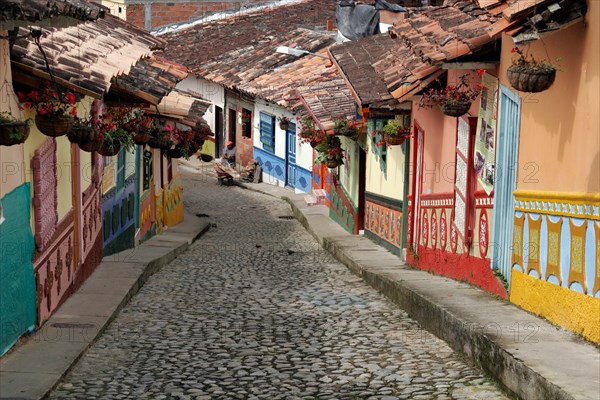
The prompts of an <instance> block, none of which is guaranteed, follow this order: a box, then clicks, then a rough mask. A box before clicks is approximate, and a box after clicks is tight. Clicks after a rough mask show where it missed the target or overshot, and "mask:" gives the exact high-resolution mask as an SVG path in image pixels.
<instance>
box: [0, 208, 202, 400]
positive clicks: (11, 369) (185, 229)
mask: <svg viewBox="0 0 600 400" xmlns="http://www.w3.org/2000/svg"><path fill="white" fill-rule="evenodd" d="M208 228H209V223H207V222H206V221H203V220H201V219H199V218H197V217H195V216H193V215H191V214H188V213H186V215H185V219H184V221H183V222H182V223H180V224H178V225H177V226H174V227H171V228H168V229H167V230H165V231H164V232H163V233H162V234H161V235H159V236H155V237H153V238H152V239H150V240H148V241H146V242H144V243H142V244H141V245H140V246H138V247H136V248H133V249H130V250H125V251H123V252H121V253H117V254H114V255H111V256H107V257H104V259H103V260H102V263H101V264H100V265H99V266H98V267H97V268H96V270H95V271H94V273H93V274H92V276H90V277H89V278H88V279H87V281H86V282H85V283H84V284H83V285H82V286H81V288H79V290H77V292H75V293H74V294H73V295H72V296H71V297H69V298H68V299H67V301H66V302H65V303H64V304H63V305H62V306H61V307H60V308H59V309H58V310H57V312H56V313H55V314H54V315H53V316H52V317H51V318H50V319H49V320H48V321H46V323H45V324H44V325H43V326H42V327H41V328H40V329H39V330H38V331H37V332H36V333H35V334H34V335H33V336H32V337H29V338H27V340H26V341H25V342H24V343H23V344H21V345H20V346H18V347H17V348H16V349H15V350H14V351H13V352H12V353H9V354H8V355H6V356H5V357H3V358H2V360H0V399H28V400H29V399H41V398H43V397H44V396H45V395H46V394H47V393H48V392H50V391H51V390H52V389H53V388H54V386H55V385H56V384H57V383H58V382H59V381H60V380H61V379H62V377H63V376H64V375H65V374H66V373H67V372H68V371H69V370H70V369H71V367H72V366H73V365H74V364H75V363H76V362H77V360H78V359H79V358H80V357H81V355H82V354H83V353H84V352H85V350H86V349H87V348H88V347H89V346H90V345H91V344H92V343H94V341H95V340H96V339H97V338H98V337H99V336H100V335H101V334H102V332H103V331H104V329H105V328H106V327H107V326H108V324H109V323H110V322H111V321H112V320H113V318H114V317H115V316H116V315H117V314H118V312H119V311H120V310H121V308H122V307H123V306H125V304H127V302H128V301H129V300H130V299H131V297H132V296H134V295H135V294H136V293H137V292H138V290H139V289H140V288H141V287H142V286H143V285H144V283H145V282H146V280H147V279H148V278H149V277H150V276H151V275H152V274H153V273H155V272H156V271H157V270H158V269H159V268H160V267H162V266H163V265H165V264H168V263H169V262H171V261H172V260H173V259H175V257H177V256H178V255H179V254H181V253H182V252H184V251H185V250H186V249H187V248H188V247H189V245H190V244H191V243H192V242H194V241H195V240H196V239H198V237H200V236H201V235H202V234H203V233H204V232H206V231H207V230H208Z"/></svg>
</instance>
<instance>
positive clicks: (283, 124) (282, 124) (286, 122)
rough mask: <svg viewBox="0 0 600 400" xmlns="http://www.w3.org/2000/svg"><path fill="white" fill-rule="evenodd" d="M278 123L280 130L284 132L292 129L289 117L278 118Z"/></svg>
mask: <svg viewBox="0 0 600 400" xmlns="http://www.w3.org/2000/svg"><path fill="white" fill-rule="evenodd" d="M277 121H279V128H281V130H282V131H287V130H288V128H289V127H290V119H289V118H288V117H277Z"/></svg>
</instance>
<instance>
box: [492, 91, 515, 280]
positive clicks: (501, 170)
mask: <svg viewBox="0 0 600 400" xmlns="http://www.w3.org/2000/svg"><path fill="white" fill-rule="evenodd" d="M499 103H500V104H499V110H498V140H497V153H496V178H495V183H494V222H493V228H492V242H491V243H492V262H491V264H492V268H494V269H499V270H500V272H501V273H502V275H503V276H504V278H505V279H506V280H507V281H508V282H509V283H510V274H511V270H512V261H511V258H512V236H513V226H514V225H513V221H514V212H515V206H514V197H513V193H514V191H515V189H516V185H517V162H518V154H519V126H520V120H521V98H520V97H519V96H518V95H517V94H516V93H514V92H512V91H511V90H510V89H508V88H507V87H506V86H504V85H500V102H499Z"/></svg>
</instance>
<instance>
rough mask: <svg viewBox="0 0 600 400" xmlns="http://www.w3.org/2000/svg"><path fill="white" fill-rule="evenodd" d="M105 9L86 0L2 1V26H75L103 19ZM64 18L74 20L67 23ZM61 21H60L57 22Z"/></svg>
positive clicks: (0, 8) (0, 5) (0, 6)
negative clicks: (53, 23)
mask: <svg viewBox="0 0 600 400" xmlns="http://www.w3.org/2000/svg"><path fill="white" fill-rule="evenodd" d="M104 15H105V9H104V7H102V6H99V5H97V4H92V3H90V2H88V1H85V0H2V2H0V26H2V27H4V28H8V27H9V25H11V24H12V26H19V25H21V26H23V25H30V23H40V22H47V21H49V22H50V23H52V22H57V23H58V22H60V23H63V24H64V23H67V24H69V25H75V24H77V23H78V22H81V21H93V20H96V19H98V18H102V17H103V16H104ZM64 17H68V18H70V19H72V21H65V19H64ZM57 20H60V21H57Z"/></svg>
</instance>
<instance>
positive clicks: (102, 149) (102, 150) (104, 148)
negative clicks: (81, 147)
mask: <svg viewBox="0 0 600 400" xmlns="http://www.w3.org/2000/svg"><path fill="white" fill-rule="evenodd" d="M96 151H97V152H98V154H100V155H103V156H104V157H112V156H115V155H117V154H118V153H119V151H121V145H120V144H113V145H109V144H108V143H106V142H102V143H101V144H100V146H98V150H96Z"/></svg>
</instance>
